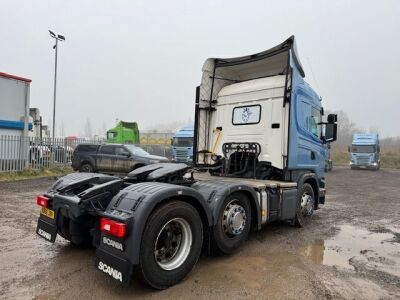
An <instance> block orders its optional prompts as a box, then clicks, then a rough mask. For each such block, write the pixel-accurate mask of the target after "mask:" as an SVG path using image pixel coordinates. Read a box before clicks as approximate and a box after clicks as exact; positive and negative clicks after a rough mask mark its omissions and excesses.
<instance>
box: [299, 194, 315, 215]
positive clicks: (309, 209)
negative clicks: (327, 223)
mask: <svg viewBox="0 0 400 300" xmlns="http://www.w3.org/2000/svg"><path fill="white" fill-rule="evenodd" d="M313 205H314V201H313V198H312V197H311V195H309V194H308V193H304V194H303V196H302V197H301V212H302V214H303V215H304V216H311V215H312V214H313Z"/></svg>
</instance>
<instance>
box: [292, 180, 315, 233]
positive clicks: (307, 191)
mask: <svg viewBox="0 0 400 300" xmlns="http://www.w3.org/2000/svg"><path fill="white" fill-rule="evenodd" d="M314 206H315V195H314V190H313V188H312V186H311V185H310V184H309V183H304V184H303V186H302V187H301V189H300V190H299V193H298V195H297V210H296V216H295V220H294V223H295V225H296V226H297V227H303V226H304V225H306V224H308V223H309V222H310V220H311V218H312V216H313V214H314Z"/></svg>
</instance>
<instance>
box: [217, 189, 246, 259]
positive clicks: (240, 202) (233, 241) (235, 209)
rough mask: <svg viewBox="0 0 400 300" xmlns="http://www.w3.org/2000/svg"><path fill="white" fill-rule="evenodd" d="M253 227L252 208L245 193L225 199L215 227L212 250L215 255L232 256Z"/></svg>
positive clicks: (235, 194)
mask: <svg viewBox="0 0 400 300" xmlns="http://www.w3.org/2000/svg"><path fill="white" fill-rule="evenodd" d="M250 227H251V206H250V202H249V199H248V197H247V196H246V195H245V194H243V193H234V194H231V195H229V196H228V197H227V198H225V199H224V201H223V203H222V206H221V208H220V211H219V212H218V220H217V224H216V225H214V227H213V235H212V250H213V252H214V253H215V254H231V253H233V252H234V251H235V250H236V249H237V248H239V247H240V246H241V245H243V243H244V242H245V240H246V239H247V237H248V235H249V232H250Z"/></svg>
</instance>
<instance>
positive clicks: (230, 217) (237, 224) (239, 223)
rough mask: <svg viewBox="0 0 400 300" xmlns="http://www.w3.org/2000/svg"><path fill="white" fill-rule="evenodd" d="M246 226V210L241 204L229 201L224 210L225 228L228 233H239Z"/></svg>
mask: <svg viewBox="0 0 400 300" xmlns="http://www.w3.org/2000/svg"><path fill="white" fill-rule="evenodd" d="M245 226H246V211H245V210H244V208H243V207H242V206H240V205H239V204H234V203H232V202H231V203H229V204H228V205H227V206H226V208H225V210H224V218H223V228H224V232H225V233H227V234H228V235H234V236H235V235H239V234H241V233H242V231H243V229H244V227H245Z"/></svg>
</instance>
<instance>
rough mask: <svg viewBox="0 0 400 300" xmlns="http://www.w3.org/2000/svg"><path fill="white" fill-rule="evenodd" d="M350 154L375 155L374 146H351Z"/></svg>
mask: <svg viewBox="0 0 400 300" xmlns="http://www.w3.org/2000/svg"><path fill="white" fill-rule="evenodd" d="M351 152H353V153H375V152H376V146H375V145H352V146H351Z"/></svg>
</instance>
